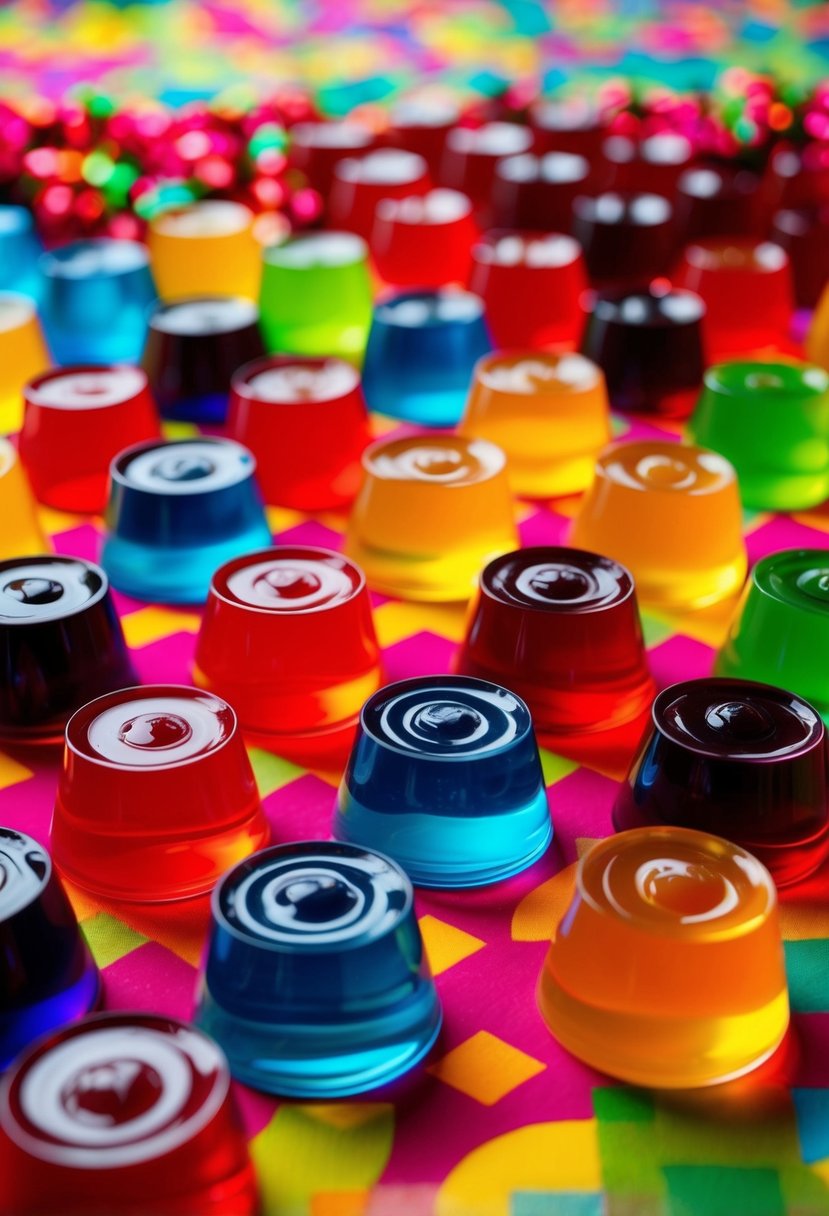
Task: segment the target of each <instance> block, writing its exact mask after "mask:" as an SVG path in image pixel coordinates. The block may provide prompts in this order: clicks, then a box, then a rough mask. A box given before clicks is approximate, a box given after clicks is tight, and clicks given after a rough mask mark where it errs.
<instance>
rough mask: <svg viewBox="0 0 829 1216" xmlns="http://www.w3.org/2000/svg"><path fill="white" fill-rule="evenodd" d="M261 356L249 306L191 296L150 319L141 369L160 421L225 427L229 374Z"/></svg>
mask: <svg viewBox="0 0 829 1216" xmlns="http://www.w3.org/2000/svg"><path fill="white" fill-rule="evenodd" d="M264 353H265V348H264V346H263V343H262V337H261V334H260V332H259V314H258V312H257V308H256V305H255V304H254V303H253V302H252V301H251V300H248V299H244V298H243V297H241V296H217V295H213V296H198V297H196V296H193V297H191V298H189V299H186V300H176V301H174V302H173V303H171V304H161V305H159V306H158V307H157V308H156V309H155V311H154V312H153V313H152V315H151V317H150V331H149V334H148V336H147V345H146V347H145V350H144V359H143V366H144V369H145V371H146V372H147V376H148V377H149V380H150V386H151V388H152V390H153V394H154V396H155V399H156V401H157V402H158V408H159V410H160V411H161V416H162V417H163V418H168V419H170V420H172V421H174V422H224V421H225V418H226V416H227V403H228V395H229V393H230V381H231V378H232V376H233V373H234V372H235V371H236V369H237V368H239V367H241V366H242V364H243V363H248V362H250V360H251V359H258V358H259V357H260V356H261V355H263V354H264Z"/></svg>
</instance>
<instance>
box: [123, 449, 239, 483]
mask: <svg viewBox="0 0 829 1216" xmlns="http://www.w3.org/2000/svg"><path fill="white" fill-rule="evenodd" d="M116 469H117V470H118V473H119V474H120V475H121V476H122V477H123V479H124V482H125V483H126V484H127V485H129V486H131V487H134V488H135V489H137V490H147V491H149V492H151V493H157V494H206V493H208V492H210V491H212V490H223V489H225V488H226V487H227V486H232V485H236V484H237V483H238V482H240V481H243V480H244V479H245V478H247V477H250V475H251V473H252V472H253V469H254V461H253V458H252V457H251V454H250V452H248V451H246V449H245V448H243V447H242V446H241V445H240V444H236V443H232V442H231V441H229V440H218V441H217V440H209V439H207V440H205V439H194V440H181V441H179V442H176V443H159V444H155V445H153V446H152V447H149V448H145V449H144V450H143V451H139V452H135V453H131V454H128V455H125V456H124V457H122V458H120V459H119V460H118V461H117V463H116Z"/></svg>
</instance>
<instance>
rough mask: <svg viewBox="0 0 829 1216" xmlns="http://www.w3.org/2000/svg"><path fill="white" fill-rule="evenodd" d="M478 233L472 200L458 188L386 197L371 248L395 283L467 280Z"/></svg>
mask: <svg viewBox="0 0 829 1216" xmlns="http://www.w3.org/2000/svg"><path fill="white" fill-rule="evenodd" d="M475 232H476V229H475V224H474V221H473V219H472V204H471V202H470V200H469V199H468V198H467V197H466V195H465V194H461V193H460V192H459V191H457V190H444V189H438V190H430V191H428V193H426V194H422V195H418V194H410V195H407V196H406V197H405V198H399V199H397V198H383V199H381V200H380V201H379V202H378V204H377V206H376V208H375V212H374V225H373V228H372V235H371V252H372V256H373V258H374V263H375V265H376V267H377V271H378V273H379V275H380V277H381V278H382V279H383V281H384V282H386V283H388V284H389V285H390V286H392V287H431V288H437V287H443V286H444V285H445V284H447V283H456V282H457V283H464V282H466V277H467V274H468V272H469V259H470V250H471V248H472V242H473V241H474V239H475Z"/></svg>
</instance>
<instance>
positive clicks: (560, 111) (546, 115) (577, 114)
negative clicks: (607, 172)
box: [530, 97, 607, 163]
mask: <svg viewBox="0 0 829 1216" xmlns="http://www.w3.org/2000/svg"><path fill="white" fill-rule="evenodd" d="M530 128H531V130H532V132H533V136H534V138H535V148H536V151H537V152H539V153H544V152H573V153H575V154H576V155H577V156H584V157H586V158H587V160H588V161H590V162H591V163H595V162H596V161H597V160H598V158H599V153H600V151H601V146H602V142H603V140H604V138H605V135H606V134H607V126H606V124H605V121H604V119H603V117H602V113H601V111H600V109H599V107H598V106H596V105H595V104H594V103H593V102H591V101H588V100H587V99H586V98H584V97H568V98H563V99H562V98H559V99H557V100H552V101H537V102H535V104H534V105H533V106H531V108H530Z"/></svg>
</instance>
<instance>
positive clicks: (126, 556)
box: [101, 522, 273, 604]
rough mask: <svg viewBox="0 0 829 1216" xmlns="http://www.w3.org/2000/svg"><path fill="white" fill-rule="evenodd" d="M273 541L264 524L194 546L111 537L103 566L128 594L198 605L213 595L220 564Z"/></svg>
mask: <svg viewBox="0 0 829 1216" xmlns="http://www.w3.org/2000/svg"><path fill="white" fill-rule="evenodd" d="M272 543H273V542H272V538H271V534H270V530H269V529H268V527H267V525H266V524H265V523H264V522H263V523H262V525H261V527H256V528H249V529H248V530H247V531H246V532H242V533H240V534H239V535H237V536H232V537H229V538H228V539H227V540H224V541H219V542H218V543H216V544H212V545H200V546H199V547H198V548H192V549H189V548H188V549H185V548H178V547H175V548H173V547H170V546H163V545H141V544H136V543H135V542H134V541H128V540H124V539H123V538H122V537H119V536H110V537H109V539H108V540H106V541H105V543H104V548H103V552H102V554H101V565H102V566H103V568H104V570H106V572H107V574H108V575H109V579H110V582H111V583H112V585H113V587H115V588H117V590H118V591H121V592H123V594H124V595H131V596H133V597H134V598H135V599H139V600H150V601H153V602H158V603H162V604H198V603H202V602H203V601H204V600H206V599H207V593H208V591H209V589H210V580H211V578H212V577H213V574H214V573H215V571H216V570H217V569H218V567H219V566H222V565H224V563H225V562H228V561H230V560H231V558H233V557H239V555H240V554H242V553H251V552H253V551H254V550H255V549H266V548H268V547H269V546H270V545H271V544H272Z"/></svg>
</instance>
